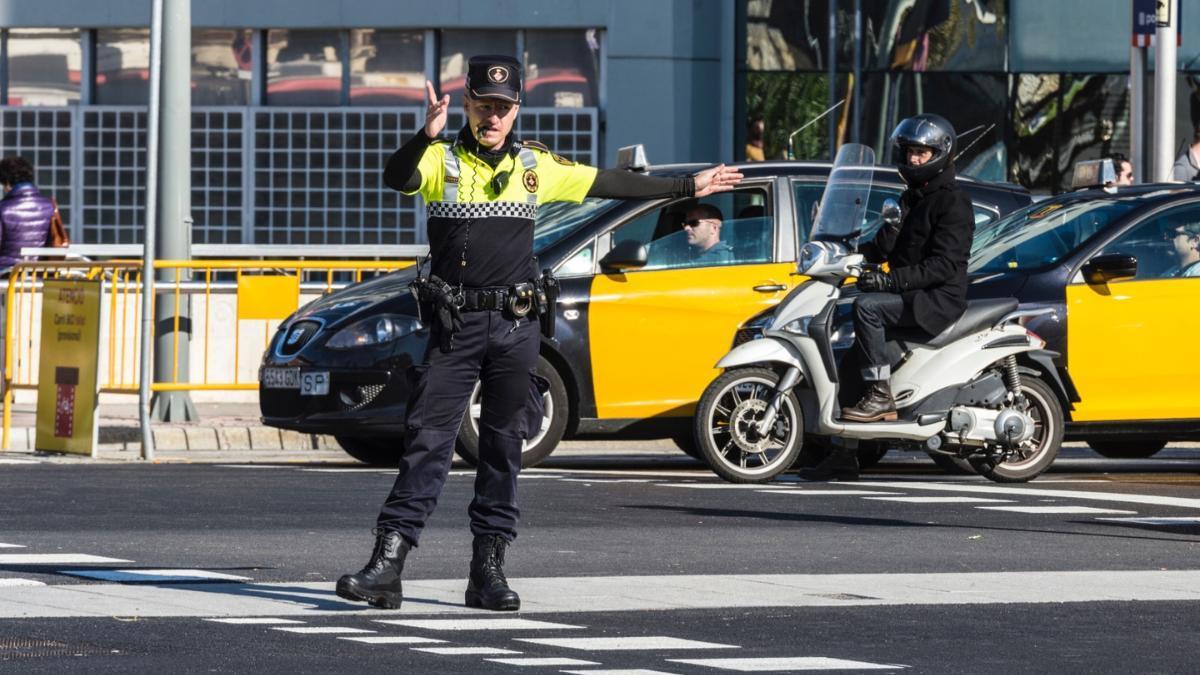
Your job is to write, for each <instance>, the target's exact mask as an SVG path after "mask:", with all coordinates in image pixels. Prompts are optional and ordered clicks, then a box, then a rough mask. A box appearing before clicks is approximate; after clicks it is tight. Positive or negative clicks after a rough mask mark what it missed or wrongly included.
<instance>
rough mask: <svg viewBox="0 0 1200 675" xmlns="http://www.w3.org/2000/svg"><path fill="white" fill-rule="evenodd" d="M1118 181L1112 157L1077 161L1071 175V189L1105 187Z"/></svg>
mask: <svg viewBox="0 0 1200 675" xmlns="http://www.w3.org/2000/svg"><path fill="white" fill-rule="evenodd" d="M1116 181H1117V171H1116V169H1115V168H1114V167H1113V162H1112V160H1111V159H1090V160H1087V161H1083V162H1076V163H1075V173H1074V174H1072V175H1071V189H1072V190H1080V189H1084V188H1095V187H1104V186H1105V185H1111V184H1113V183H1115V182H1116Z"/></svg>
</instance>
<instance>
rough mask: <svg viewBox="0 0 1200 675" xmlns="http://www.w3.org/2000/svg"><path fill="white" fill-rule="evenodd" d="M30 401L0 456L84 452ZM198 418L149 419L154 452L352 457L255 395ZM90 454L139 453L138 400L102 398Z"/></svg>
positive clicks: (186, 456)
mask: <svg viewBox="0 0 1200 675" xmlns="http://www.w3.org/2000/svg"><path fill="white" fill-rule="evenodd" d="M35 408H36V406H35V405H34V404H33V403H17V404H15V405H14V406H13V415H12V432H11V433H12V435H11V439H10V440H11V443H10V447H9V451H8V452H4V451H3V450H0V459H14V458H18V459H19V458H31V457H33V456H37V457H39V458H57V457H61V458H63V460H64V461H73V460H78V459H83V458H81V457H80V456H78V455H56V454H49V453H37V452H36V451H35V450H34V439H35V436H36V424H37V422H36V416H35ZM196 409H197V411H198V413H199V415H200V419H199V420H198V421H196V422H186V423H176V424H167V423H165V422H159V423H155V424H154V425H153V433H154V446H155V460H156V461H164V462H266V463H271V462H337V463H352V464H357V463H358V462H357V461H356V460H354V459H353V458H351V457H350V456H349V455H347V454H346V453H345V452H344V451H343V450H342V449H341V447H340V446H338V444H337V441H335V440H334V439H333V437H332V436H322V435H317V434H302V433H299V432H296V431H286V430H283V429H276V428H274V427H268V426H265V425H263V424H262V422H261V421H260V420H259V416H258V404H257V403H244V402H243V403H212V402H199V403H196ZM100 414H101V417H100V421H99V425H100V429H99V433H98V439H99V440H98V445H97V448H96V454H97V459H100V460H103V461H135V460H138V459H140V458H141V452H142V440H141V438H142V437H141V431H140V430H139V428H138V410H137V405H136V404H133V403H128V404H125V403H106V404H104V405H102V406H101V407H100ZM572 456H574V457H576V458H578V459H581V460H582V459H584V458H585V457H586V458H587V459H588V460H589V461H604V460H605V459H606V458H610V459H616V458H618V457H620V458H632V457H637V456H646V457H662V458H663V459H668V458H671V459H673V458H678V459H679V460H680V461H682V462H683V463H685V464H686V463H690V462H691V461H692V460H691V459H690V458H689V457H687V456H686V455H684V454H683V453H682V452H680V451H679V449H678V448H676V447H675V444H674V443H672V442H671V441H670V440H650V441H630V440H621V441H617V440H588V441H565V442H563V443H562V445H561V446H559V448H558V449H557V450H555V452H554V455H553V457H554V458H556V459H558V458H570V457H572Z"/></svg>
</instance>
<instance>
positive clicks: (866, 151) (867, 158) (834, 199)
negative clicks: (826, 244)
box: [810, 143, 875, 243]
mask: <svg viewBox="0 0 1200 675" xmlns="http://www.w3.org/2000/svg"><path fill="white" fill-rule="evenodd" d="M874 166H875V151H874V150H872V149H871V148H869V147H867V146H865V145H859V144H858V143H847V144H845V145H843V146H842V147H841V148H840V149H839V150H838V153H837V159H836V160H834V162H833V169H832V170H831V171H830V172H829V182H828V183H826V184H825V191H824V192H823V193H822V195H821V205H820V207H819V208H818V210H817V218H816V220H815V221H813V229H812V236H811V237H810V240H811V241H844V242H847V243H849V240H852V239H854V238H855V237H857V236H858V235H859V234H861V233H862V230H863V228H864V227H865V225H866V221H865V219H866V215H867V200H868V199H869V198H870V196H871V177H872V175H873V174H874Z"/></svg>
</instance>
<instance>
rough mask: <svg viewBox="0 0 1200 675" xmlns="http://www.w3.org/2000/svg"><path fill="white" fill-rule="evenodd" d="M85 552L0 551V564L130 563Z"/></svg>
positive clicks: (129, 561)
mask: <svg viewBox="0 0 1200 675" xmlns="http://www.w3.org/2000/svg"><path fill="white" fill-rule="evenodd" d="M131 562H133V561H132V560H122V559H121V558H105V557H104V556H99V555H88V554H86V553H0V565H74V564H82V563H97V564H99V563H131Z"/></svg>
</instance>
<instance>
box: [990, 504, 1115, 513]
mask: <svg viewBox="0 0 1200 675" xmlns="http://www.w3.org/2000/svg"><path fill="white" fill-rule="evenodd" d="M975 508H977V509H985V510H988V511H1011V512H1013V513H1137V511H1122V510H1121V509H1098V508H1096V507H1094V506H976V507H975Z"/></svg>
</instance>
